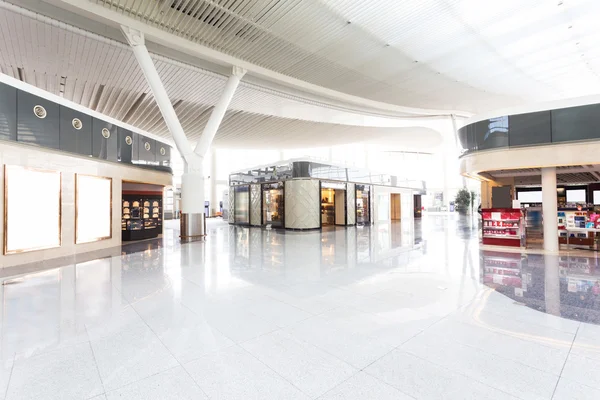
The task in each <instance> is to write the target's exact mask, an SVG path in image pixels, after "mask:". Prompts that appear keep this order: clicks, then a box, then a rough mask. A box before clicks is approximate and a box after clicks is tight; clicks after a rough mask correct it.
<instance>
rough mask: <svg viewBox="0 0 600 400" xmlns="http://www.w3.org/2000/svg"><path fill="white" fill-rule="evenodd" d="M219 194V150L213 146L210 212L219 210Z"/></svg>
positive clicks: (215, 212)
mask: <svg viewBox="0 0 600 400" xmlns="http://www.w3.org/2000/svg"><path fill="white" fill-rule="evenodd" d="M218 203H219V196H218V195H217V151H216V150H215V148H213V149H212V150H211V152H210V214H211V215H216V214H217V212H218V211H219V204H218Z"/></svg>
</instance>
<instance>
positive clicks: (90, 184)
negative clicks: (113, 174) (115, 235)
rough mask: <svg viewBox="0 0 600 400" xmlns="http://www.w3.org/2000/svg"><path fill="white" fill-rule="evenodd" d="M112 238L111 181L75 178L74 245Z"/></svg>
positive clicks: (87, 177)
mask: <svg viewBox="0 0 600 400" xmlns="http://www.w3.org/2000/svg"><path fill="white" fill-rule="evenodd" d="M111 237H112V179H111V178H103V177H99V176H89V175H80V174H77V175H76V177H75V243H87V242H94V241H96V240H102V239H109V238H111Z"/></svg>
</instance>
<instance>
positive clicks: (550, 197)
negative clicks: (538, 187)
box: [542, 167, 558, 252]
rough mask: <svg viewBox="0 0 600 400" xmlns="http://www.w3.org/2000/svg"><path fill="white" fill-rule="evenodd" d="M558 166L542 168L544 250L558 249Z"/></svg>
mask: <svg viewBox="0 0 600 400" xmlns="http://www.w3.org/2000/svg"><path fill="white" fill-rule="evenodd" d="M557 208H558V201H557V199H556V168H555V167H548V168H542V217H543V219H544V250H547V251H552V252H557V251H558V223H557V220H556V218H557V217H556V210H557Z"/></svg>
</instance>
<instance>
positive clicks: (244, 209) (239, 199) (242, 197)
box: [234, 186, 250, 224]
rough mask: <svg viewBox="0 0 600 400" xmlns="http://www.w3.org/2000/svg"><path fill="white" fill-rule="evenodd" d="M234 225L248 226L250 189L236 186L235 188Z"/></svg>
mask: <svg viewBox="0 0 600 400" xmlns="http://www.w3.org/2000/svg"><path fill="white" fill-rule="evenodd" d="M234 216H235V223H236V224H249V223H250V187H249V186H236V187H235V213H234Z"/></svg>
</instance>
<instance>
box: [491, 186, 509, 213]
mask: <svg viewBox="0 0 600 400" xmlns="http://www.w3.org/2000/svg"><path fill="white" fill-rule="evenodd" d="M510 190H511V187H510V186H497V187H493V188H492V208H512V196H511V194H510Z"/></svg>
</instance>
